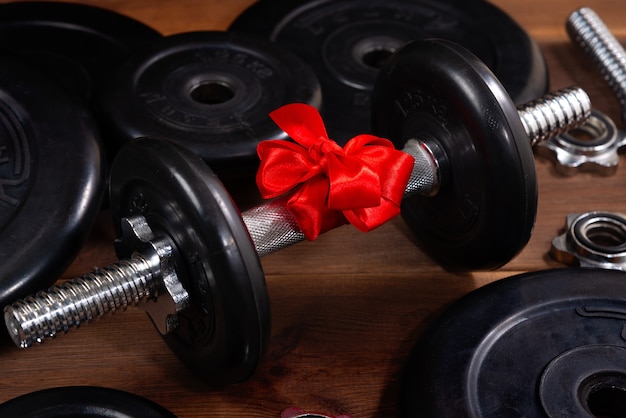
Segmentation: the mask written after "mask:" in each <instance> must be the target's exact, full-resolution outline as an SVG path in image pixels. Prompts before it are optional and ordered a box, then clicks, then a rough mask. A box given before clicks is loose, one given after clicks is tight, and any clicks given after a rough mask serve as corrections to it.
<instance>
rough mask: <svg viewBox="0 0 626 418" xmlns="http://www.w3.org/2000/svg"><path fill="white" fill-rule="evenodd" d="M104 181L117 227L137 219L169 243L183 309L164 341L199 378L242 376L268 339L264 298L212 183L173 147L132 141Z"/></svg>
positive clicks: (255, 261)
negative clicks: (184, 298) (186, 304)
mask: <svg viewBox="0 0 626 418" xmlns="http://www.w3.org/2000/svg"><path fill="white" fill-rule="evenodd" d="M110 183H111V196H110V201H111V210H112V213H113V217H114V221H115V225H117V226H118V229H119V224H120V219H121V218H123V217H125V216H130V215H137V214H141V215H143V216H144V217H145V218H146V219H147V221H148V224H149V225H150V227H151V228H152V230H153V231H154V233H155V235H157V236H158V235H161V234H163V235H165V236H168V237H169V238H170V239H171V240H172V242H173V243H174V247H175V250H174V251H175V254H176V256H177V258H176V261H175V262H176V269H177V272H178V274H179V277H180V278H181V282H182V283H183V286H184V287H185V289H186V290H187V291H188V293H189V294H190V297H191V307H190V308H188V309H186V310H185V311H183V312H180V313H179V314H178V318H179V327H178V328H177V329H176V330H175V331H173V332H171V333H170V334H168V335H166V336H164V339H165V342H166V343H167V344H168V345H169V346H170V348H171V349H172V351H173V352H174V353H175V354H176V355H178V357H179V358H180V359H181V361H182V362H183V363H185V364H186V365H188V366H189V367H190V369H191V370H193V371H194V372H196V373H197V374H198V375H200V377H201V378H202V379H203V380H205V381H208V382H211V383H214V384H219V385H223V384H229V383H235V382H240V381H243V380H245V379H247V378H249V377H250V375H251V374H252V372H253V371H254V370H255V369H256V367H257V364H258V363H259V361H260V359H261V356H262V354H263V351H264V348H265V345H266V343H267V341H268V339H269V332H270V313H269V300H268V295H267V289H266V286H265V277H264V274H263V270H262V268H261V263H260V260H259V257H258V254H257V253H256V250H255V247H254V244H253V243H252V240H251V238H250V236H249V234H248V231H247V229H246V227H245V226H244V224H243V220H242V219H241V216H240V214H239V211H238V210H237V208H236V207H235V206H234V204H233V203H232V201H231V199H230V197H229V196H228V194H227V193H226V191H225V190H224V187H223V186H222V184H221V183H220V181H219V180H218V179H217V177H216V176H215V174H213V172H212V171H211V170H210V169H209V167H208V166H207V165H206V164H205V163H204V162H203V161H202V160H201V159H200V158H199V157H197V156H196V155H194V154H192V153H191V152H190V151H189V150H187V149H185V148H183V147H181V146H180V145H176V144H174V143H172V142H167V141H163V140H154V139H139V140H137V141H133V142H130V143H129V144H127V145H126V146H124V147H123V148H122V149H121V150H120V152H119V153H118V155H117V156H116V158H115V160H114V162H113V166H112V170H111V180H110ZM120 233H121V231H118V234H120ZM118 255H119V256H120V258H125V257H128V256H130V254H122V253H120V254H118Z"/></svg>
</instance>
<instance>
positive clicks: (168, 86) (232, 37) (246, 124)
mask: <svg viewBox="0 0 626 418" xmlns="http://www.w3.org/2000/svg"><path fill="white" fill-rule="evenodd" d="M319 90H320V89H319V84H318V82H317V79H316V78H315V75H314V74H313V72H312V71H311V69H310V68H309V67H308V66H307V65H306V64H304V63H303V62H302V61H301V60H300V59H299V58H297V57H296V56H295V55H294V54H292V53H290V52H288V51H284V50H282V49H280V48H279V47H278V46H276V45H273V44H271V43H269V42H267V41H264V40H260V39H257V38H255V37H252V36H250V35H247V34H235V33H232V32H188V33H182V34H177V35H172V36H169V37H166V38H164V39H163V40H162V41H161V42H158V43H155V44H154V45H153V47H151V48H149V49H146V50H145V51H144V52H142V53H141V54H137V55H136V56H134V57H133V58H132V59H130V60H128V61H127V62H126V63H125V64H124V65H123V66H122V67H121V68H120V69H119V70H118V72H117V73H116V74H115V76H114V77H113V79H112V81H111V84H110V85H109V87H108V88H107V89H106V91H105V94H104V96H103V98H102V110H103V112H102V113H103V117H104V118H108V121H109V122H108V124H107V125H108V126H109V127H110V128H111V131H112V133H111V135H110V136H111V137H112V138H116V139H118V140H119V141H120V142H121V143H125V142H128V141H131V140H133V139H135V138H139V137H152V138H171V139H173V140H176V141H177V142H178V143H180V144H182V145H184V146H186V147H187V148H189V149H191V150H192V151H193V152H194V153H196V154H198V155H200V156H201V157H202V158H203V159H204V160H205V161H207V162H208V163H209V164H210V165H211V168H212V169H213V170H214V171H215V172H216V173H217V174H219V175H220V176H221V177H227V178H233V177H235V178H236V177H244V176H250V175H251V176H252V177H253V176H254V172H255V171H256V168H257V166H258V157H257V154H256V147H257V145H258V143H259V142H260V141H263V140H266V139H284V138H285V133H284V132H283V131H282V130H280V128H278V127H277V126H276V124H274V122H273V121H272V120H271V119H270V117H269V113H270V112H271V111H273V110H275V109H276V108H278V107H280V106H282V105H285V104H287V103H291V102H303V103H308V104H311V105H313V106H315V107H319V105H320V91H319Z"/></svg>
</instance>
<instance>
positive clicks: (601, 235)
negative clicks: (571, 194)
mask: <svg viewBox="0 0 626 418" xmlns="http://www.w3.org/2000/svg"><path fill="white" fill-rule="evenodd" d="M584 234H585V236H586V237H587V239H588V240H589V241H591V242H592V243H593V244H595V245H597V246H598V247H601V248H609V249H611V248H616V247H621V246H623V245H625V244H626V230H625V229H624V225H618V224H615V223H613V222H610V221H608V220H598V221H597V222H594V223H590V224H589V225H587V227H586V228H585V229H584Z"/></svg>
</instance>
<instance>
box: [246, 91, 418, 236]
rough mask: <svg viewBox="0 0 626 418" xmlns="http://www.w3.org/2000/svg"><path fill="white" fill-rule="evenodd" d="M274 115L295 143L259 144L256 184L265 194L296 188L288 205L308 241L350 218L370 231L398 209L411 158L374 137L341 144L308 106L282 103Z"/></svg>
mask: <svg viewBox="0 0 626 418" xmlns="http://www.w3.org/2000/svg"><path fill="white" fill-rule="evenodd" d="M270 117H271V118H272V119H273V120H274V122H275V123H276V124H277V125H278V126H279V127H280V128H281V129H282V130H284V131H285V132H286V133H287V135H289V136H290V137H291V139H293V141H294V142H288V141H279V140H270V141H263V142H261V143H260V144H259V146H258V148H257V153H258V155H259V158H260V159H261V165H260V167H259V171H258V173H257V185H258V187H259V191H260V192H261V196H262V197H263V198H274V197H278V196H280V195H283V194H285V193H288V192H290V191H293V195H292V196H291V198H290V199H289V201H288V203H287V208H288V209H289V211H290V212H291V214H292V215H293V216H294V219H295V221H296V223H297V224H298V226H299V227H300V229H301V230H302V232H303V233H304V235H305V237H306V238H307V239H309V240H314V239H316V238H317V237H318V236H319V234H320V233H323V232H325V231H328V230H330V229H333V228H335V227H337V226H339V225H342V224H345V223H347V222H350V223H351V224H353V225H354V226H355V227H357V228H358V229H359V230H361V231H364V232H367V231H370V230H372V229H374V228H376V227H378V226H380V225H382V224H383V223H385V222H387V221H388V220H389V219H391V218H393V217H394V216H396V215H398V214H399V213H400V202H401V200H402V197H403V195H404V190H405V188H406V185H407V183H408V181H409V178H410V175H411V171H412V170H413V157H411V156H410V155H408V154H406V153H404V152H402V151H398V150H396V149H395V148H394V147H393V144H392V143H391V141H389V140H387V139H383V138H379V137H376V136H373V135H357V136H355V137H354V138H352V139H351V140H349V141H348V142H347V143H346V145H345V146H344V147H343V148H341V147H340V146H339V145H338V144H337V143H336V142H335V141H332V140H331V139H330V138H328V136H327V133H326V128H325V126H324V123H323V121H322V117H321V116H320V114H319V112H318V111H317V109H315V108H314V107H312V106H309V105H306V104H302V103H294V104H289V105H286V106H283V107H281V108H279V109H276V110H275V111H273V112H272V113H270Z"/></svg>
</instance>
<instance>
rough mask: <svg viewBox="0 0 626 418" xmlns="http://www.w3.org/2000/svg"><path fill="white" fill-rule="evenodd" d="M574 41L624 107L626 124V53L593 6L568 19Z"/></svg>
mask: <svg viewBox="0 0 626 418" xmlns="http://www.w3.org/2000/svg"><path fill="white" fill-rule="evenodd" d="M565 27H566V30H567V33H568V34H569V36H570V39H571V40H572V41H573V42H574V43H576V44H577V45H578V46H580V47H581V48H582V49H583V50H584V51H585V52H586V53H587V55H588V56H589V57H590V58H591V60H592V61H593V63H594V64H595V66H596V67H597V68H598V70H599V71H600V73H601V74H602V76H603V77H604V79H605V80H606V81H607V83H608V84H609V86H610V87H611V88H612V89H613V91H614V92H615V94H616V96H617V98H618V99H619V101H620V104H621V105H622V120H624V121H626V117H625V116H626V110H625V109H624V106H625V104H626V51H624V48H623V47H622V45H621V44H620V43H619V42H618V40H617V39H616V38H615V37H614V36H613V34H612V33H611V31H610V30H609V28H608V27H607V26H606V25H605V24H604V22H603V21H602V19H600V17H599V16H598V15H597V14H596V13H595V12H594V11H593V10H592V9H590V8H589V7H583V8H580V9H578V10H576V11H574V12H573V13H571V14H570V16H569V17H568V19H567V22H566V25H565Z"/></svg>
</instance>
